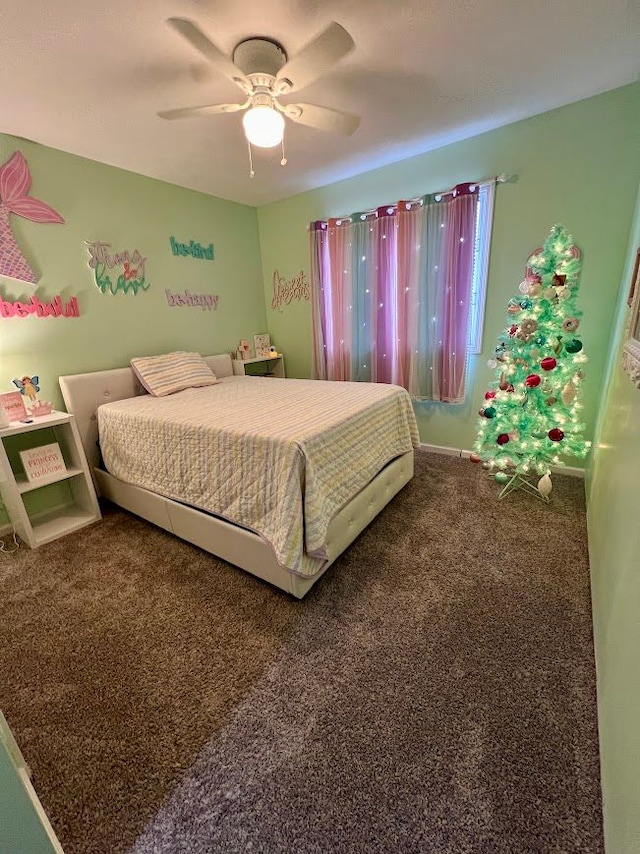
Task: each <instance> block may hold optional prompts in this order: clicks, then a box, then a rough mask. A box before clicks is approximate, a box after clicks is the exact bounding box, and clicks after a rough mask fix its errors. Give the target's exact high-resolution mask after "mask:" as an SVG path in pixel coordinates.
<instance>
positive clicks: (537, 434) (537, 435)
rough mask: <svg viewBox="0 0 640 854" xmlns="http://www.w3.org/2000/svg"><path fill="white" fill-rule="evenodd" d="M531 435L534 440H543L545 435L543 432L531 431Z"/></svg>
mask: <svg viewBox="0 0 640 854" xmlns="http://www.w3.org/2000/svg"><path fill="white" fill-rule="evenodd" d="M531 435H532V436H533V438H534V439H544V437H545V436H546V435H547V434H546V433H545V432H544V430H533V432H532V433H531Z"/></svg>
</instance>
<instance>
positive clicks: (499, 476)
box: [494, 471, 509, 483]
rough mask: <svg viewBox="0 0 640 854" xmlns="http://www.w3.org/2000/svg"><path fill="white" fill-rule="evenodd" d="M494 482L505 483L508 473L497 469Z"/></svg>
mask: <svg viewBox="0 0 640 854" xmlns="http://www.w3.org/2000/svg"><path fill="white" fill-rule="evenodd" d="M494 480H495V481H496V483H506V482H507V481H508V480H509V475H508V474H507V473H506V472H504V471H497V472H496V473H495V475H494Z"/></svg>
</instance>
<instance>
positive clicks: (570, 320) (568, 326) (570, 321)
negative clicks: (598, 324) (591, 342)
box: [562, 317, 580, 332]
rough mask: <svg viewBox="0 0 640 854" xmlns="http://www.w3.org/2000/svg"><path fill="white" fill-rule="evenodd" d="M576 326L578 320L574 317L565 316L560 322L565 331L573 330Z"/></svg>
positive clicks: (578, 324) (578, 323)
mask: <svg viewBox="0 0 640 854" xmlns="http://www.w3.org/2000/svg"><path fill="white" fill-rule="evenodd" d="M578 326H580V321H579V320H578V319H577V318H576V317H567V318H565V319H564V321H563V323H562V328H563V329H564V331H565V332H575V331H576V329H577V328H578Z"/></svg>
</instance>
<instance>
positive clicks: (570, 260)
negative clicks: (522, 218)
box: [472, 225, 590, 499]
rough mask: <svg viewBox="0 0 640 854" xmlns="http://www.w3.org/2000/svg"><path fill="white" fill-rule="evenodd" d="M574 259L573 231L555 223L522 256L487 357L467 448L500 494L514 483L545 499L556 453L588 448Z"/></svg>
mask: <svg viewBox="0 0 640 854" xmlns="http://www.w3.org/2000/svg"><path fill="white" fill-rule="evenodd" d="M581 266H582V262H581V260H580V250H579V249H578V247H577V246H576V245H575V244H574V242H573V238H572V237H571V235H570V234H568V233H567V231H566V230H565V229H564V228H563V227H562V226H561V225H556V226H554V227H553V228H552V229H551V232H550V234H549V236H548V237H547V239H546V241H545V244H544V246H543V247H542V249H538V250H536V251H535V252H534V253H533V254H532V255H531V256H530V257H529V260H528V261H527V270H526V274H525V278H524V281H522V282H521V283H520V287H519V291H520V293H519V294H518V296H515V297H513V298H512V299H510V300H509V304H508V307H507V315H508V322H509V325H508V327H507V328H506V329H505V331H504V332H503V333H502V335H500V336H499V338H498V344H497V346H496V348H495V357H494V358H493V359H490V360H489V362H488V364H489V367H491V368H495V370H496V379H495V381H494V382H492V383H491V387H490V388H489V390H488V391H487V392H486V393H485V395H484V401H483V406H482V409H481V410H480V418H479V421H478V435H477V439H476V442H475V445H474V450H475V452H476V453H475V454H473V455H472V460H473V461H474V462H479V461H481V460H482V461H483V464H484V467H485V468H487V469H489V470H491V471H493V472H494V476H495V479H496V481H497V482H498V483H502V484H505V486H504V489H503V490H502V492H501V493H500V497H501V498H502V497H503V496H504V495H506V494H508V493H509V492H510V491H512V490H513V489H517V488H522V489H525V490H530V491H534V492H535V493H536V494H537V495H539V496H542V497H544V498H545V499H546V498H547V497H548V495H549V493H550V492H551V487H552V484H551V476H550V473H551V467H552V466H557V465H562V464H563V463H562V460H561V456H562V455H572V456H574V457H585V456H586V454H587V453H588V451H589V447H590V443H589V442H586V441H585V440H584V438H583V433H584V429H585V425H584V424H583V423H582V422H581V421H580V415H579V412H580V409H581V403H580V392H581V384H582V380H583V379H584V364H585V362H586V361H587V357H586V355H585V354H584V352H583V349H582V341H581V339H580V333H579V327H580V319H581V317H582V312H580V311H579V310H578V308H577V306H576V297H577V294H578V283H579V278H580V270H581ZM532 476H533V477H534V482H533V483H531V482H530V480H529V478H530V477H532Z"/></svg>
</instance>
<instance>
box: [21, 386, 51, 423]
mask: <svg viewBox="0 0 640 854" xmlns="http://www.w3.org/2000/svg"><path fill="white" fill-rule="evenodd" d="M39 382H40V380H39V377H37V376H33V377H29V376H25V377H22V379H17V378H16V379H14V380H13V384H14V385H15V386H17V387H18V388H19V389H20V394H22V395H24V396H25V397H27V398H29V406H27V414H28V415H30V416H32V417H33V418H41V417H42V416H43V415H51V413H52V412H53V406H52V405H51V403H49V401H46V400H38V392H39V391H40V386H39V385H38V383H39Z"/></svg>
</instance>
